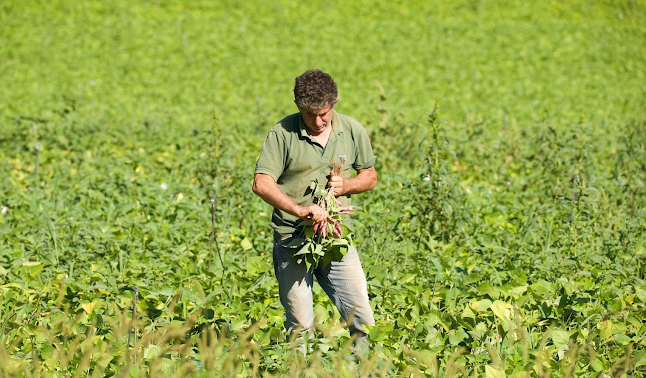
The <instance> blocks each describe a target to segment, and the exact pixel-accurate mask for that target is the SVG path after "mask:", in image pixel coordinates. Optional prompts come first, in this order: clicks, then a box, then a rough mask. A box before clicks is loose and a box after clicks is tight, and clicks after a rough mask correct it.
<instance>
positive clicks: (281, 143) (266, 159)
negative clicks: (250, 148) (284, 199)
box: [255, 130, 285, 181]
mask: <svg viewBox="0 0 646 378" xmlns="http://www.w3.org/2000/svg"><path fill="white" fill-rule="evenodd" d="M284 167H285V140H284V139H283V138H282V137H281V136H280V135H278V133H277V132H276V131H275V130H270V131H269V133H268V134H267V137H266V138H265V142H264V143H263V144H262V150H261V151H260V156H259V157H258V161H257V162H256V170H255V173H263V174H266V175H269V176H271V177H272V178H273V179H274V181H278V178H279V177H280V175H282V174H283V170H284Z"/></svg>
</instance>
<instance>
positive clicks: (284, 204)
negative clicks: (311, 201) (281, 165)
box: [252, 173, 328, 222]
mask: <svg viewBox="0 0 646 378" xmlns="http://www.w3.org/2000/svg"><path fill="white" fill-rule="evenodd" d="M252 190H253V192H254V193H256V194H257V195H258V196H259V197H260V198H262V199H263V201H265V202H267V203H268V204H270V205H271V206H273V207H275V208H277V209H280V210H282V211H285V212H287V213H289V214H292V215H294V216H297V217H299V218H301V219H304V220H309V221H313V222H320V221H322V220H324V219H326V218H327V216H328V214H327V211H325V210H324V209H323V208H321V207H320V206H317V205H311V206H300V205H299V204H297V203H296V202H294V200H292V199H291V198H289V197H288V196H287V195H286V194H285V193H283V191H282V190H280V188H279V187H278V184H276V181H274V179H273V177H271V176H269V175H266V174H263V173H256V174H255V175H254V178H253V188H252Z"/></svg>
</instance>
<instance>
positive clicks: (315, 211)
mask: <svg viewBox="0 0 646 378" xmlns="http://www.w3.org/2000/svg"><path fill="white" fill-rule="evenodd" d="M297 216H298V217H299V218H301V219H304V220H307V221H312V222H314V223H316V222H320V221H322V220H325V219H327V217H328V213H327V211H325V209H323V208H322V207H321V206H319V205H310V206H302V207H300V209H299V213H298V214H297Z"/></svg>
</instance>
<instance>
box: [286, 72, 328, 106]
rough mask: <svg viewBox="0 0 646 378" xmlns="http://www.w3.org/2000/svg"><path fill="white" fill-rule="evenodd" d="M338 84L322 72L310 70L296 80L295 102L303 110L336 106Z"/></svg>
mask: <svg viewBox="0 0 646 378" xmlns="http://www.w3.org/2000/svg"><path fill="white" fill-rule="evenodd" d="M337 95H338V93H337V88H336V83H335V82H334V80H333V79H332V76H330V75H328V74H326V73H325V72H323V71H321V70H308V71H306V72H305V73H304V74H302V75H301V76H299V77H297V78H296V85H295V86H294V100H295V101H296V105H298V107H299V108H302V109H309V110H319V109H323V108H325V107H326V106H327V105H334V103H335V102H336V99H337Z"/></svg>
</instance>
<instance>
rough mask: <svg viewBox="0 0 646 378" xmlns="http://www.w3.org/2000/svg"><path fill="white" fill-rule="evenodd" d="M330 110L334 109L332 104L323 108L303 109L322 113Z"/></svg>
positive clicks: (309, 112)
mask: <svg viewBox="0 0 646 378" xmlns="http://www.w3.org/2000/svg"><path fill="white" fill-rule="evenodd" d="M330 110H332V106H330V104H328V105H326V106H325V107H324V108H321V109H303V111H305V112H306V113H308V114H321V113H327V112H329V111H330Z"/></svg>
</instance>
